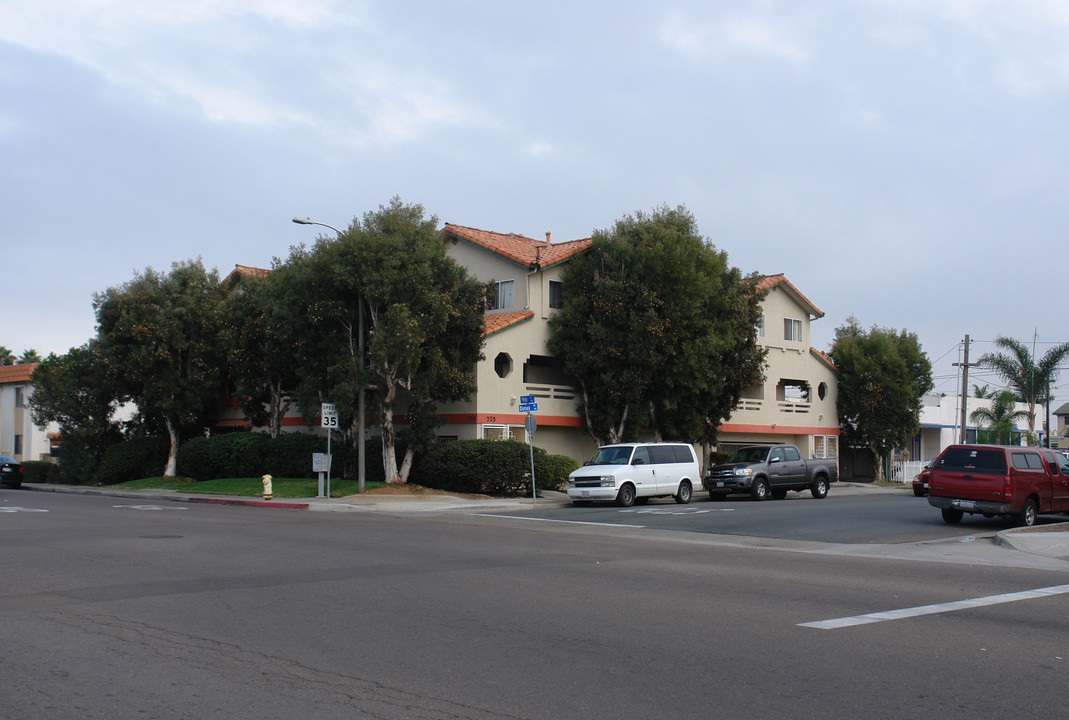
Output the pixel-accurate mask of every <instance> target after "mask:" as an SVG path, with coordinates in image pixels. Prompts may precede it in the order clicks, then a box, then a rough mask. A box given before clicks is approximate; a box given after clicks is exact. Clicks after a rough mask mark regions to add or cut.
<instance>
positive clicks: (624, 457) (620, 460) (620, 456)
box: [586, 446, 631, 465]
mask: <svg viewBox="0 0 1069 720" xmlns="http://www.w3.org/2000/svg"><path fill="white" fill-rule="evenodd" d="M629 460H631V447H630V446H619V447H603V448H598V451H597V452H596V453H594V457H592V458H590V459H589V460H587V461H586V464H587V465H627V463H628V461H629Z"/></svg>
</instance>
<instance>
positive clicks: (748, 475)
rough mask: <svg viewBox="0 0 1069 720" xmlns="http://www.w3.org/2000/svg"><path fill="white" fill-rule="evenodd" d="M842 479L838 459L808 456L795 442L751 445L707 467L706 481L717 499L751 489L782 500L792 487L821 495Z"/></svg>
mask: <svg viewBox="0 0 1069 720" xmlns="http://www.w3.org/2000/svg"><path fill="white" fill-rule="evenodd" d="M838 479H839V466H838V465H837V464H836V461H835V460H834V459H831V460H805V459H803V458H802V454H801V453H800V452H799V451H798V448H797V447H795V446H794V445H751V446H749V447H744V448H740V449H739V450H738V452H736V453H735V454H734V455H732V456H731V457H730V458H728V461H727V462H725V463H721V464H720V465H715V466H713V467H711V468H709V469H708V470H706V471H705V477H703V478H702V485H703V486H704V487H705V489H706V490H708V491H709V497H711V498H713V499H714V500H717V499H720V498H723V497H726V496H727V495H730V494H732V493H749V494H750V497H752V498H753V499H754V500H764V499H765V498H767V497H768V496H769V495H771V496H772V497H773V498H775V499H776V500H781V499H782V498H785V497H786V496H787V491H788V490H809V491H810V492H811V493H813V497H815V498H818V499H820V498H823V497H825V496H826V495H827V494H828V488H829V487H830V486H831V483H833V482H835V481H836V480H838Z"/></svg>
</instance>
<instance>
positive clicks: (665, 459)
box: [649, 445, 676, 465]
mask: <svg viewBox="0 0 1069 720" xmlns="http://www.w3.org/2000/svg"><path fill="white" fill-rule="evenodd" d="M649 450H650V457H651V458H653V462H655V463H657V464H658V465H663V464H665V463H674V462H675V461H676V454H675V453H674V452H672V446H671V445H650V447H649Z"/></svg>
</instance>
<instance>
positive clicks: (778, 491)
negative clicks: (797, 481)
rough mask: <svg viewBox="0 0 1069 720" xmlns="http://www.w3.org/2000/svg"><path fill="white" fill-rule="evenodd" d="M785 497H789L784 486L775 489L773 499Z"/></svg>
mask: <svg viewBox="0 0 1069 720" xmlns="http://www.w3.org/2000/svg"><path fill="white" fill-rule="evenodd" d="M785 497H787V491H786V490H784V489H783V488H776V489H775V490H773V491H772V499H773V500H782V499H783V498H785Z"/></svg>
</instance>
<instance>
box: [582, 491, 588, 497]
mask: <svg viewBox="0 0 1069 720" xmlns="http://www.w3.org/2000/svg"><path fill="white" fill-rule="evenodd" d="M580 495H582V496H583V497H590V491H589V490H583V491H581V492H580Z"/></svg>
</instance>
